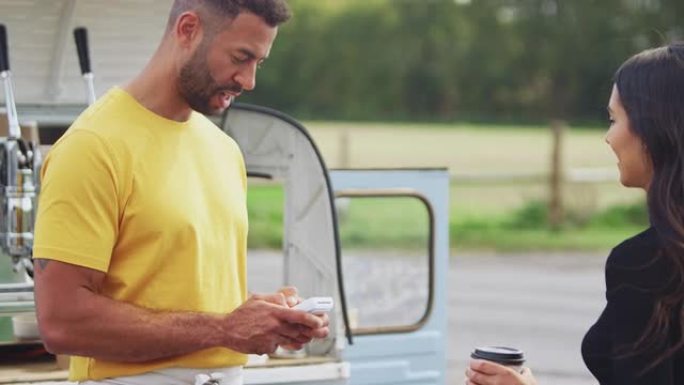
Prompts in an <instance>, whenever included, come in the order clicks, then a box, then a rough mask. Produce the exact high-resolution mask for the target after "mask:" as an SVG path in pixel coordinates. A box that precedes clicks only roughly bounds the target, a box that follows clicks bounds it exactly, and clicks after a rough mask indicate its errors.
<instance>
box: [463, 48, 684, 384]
mask: <svg viewBox="0 0 684 385" xmlns="http://www.w3.org/2000/svg"><path fill="white" fill-rule="evenodd" d="M608 112H609V114H610V129H609V130H608V133H607V134H606V142H607V143H608V144H609V145H610V147H611V148H612V150H613V151H614V152H615V154H616V155H617V158H618V169H619V170H620V182H621V183H622V184H623V185H624V186H626V187H639V188H642V189H644V190H646V192H647V203H648V213H649V217H650V222H651V227H649V228H648V229H647V230H646V231H644V232H642V233H640V234H638V235H636V236H634V237H633V238H630V239H628V240H626V241H624V242H623V243H621V244H620V245H618V246H617V247H615V248H614V249H613V251H612V252H611V253H610V256H609V257H608V261H607V262H606V299H607V305H606V308H605V309H604V311H603V313H602V314H601V316H600V317H599V319H598V321H596V323H595V324H594V325H593V326H592V327H591V329H589V331H588V332H587V334H586V336H585V337H584V341H583V343H582V356H583V357H584V362H585V363H586V365H587V367H588V368H589V370H590V371H591V372H592V374H593V375H594V377H596V379H597V380H598V381H599V383H600V384H601V385H618V384H619V385H634V384H644V385H646V384H648V385H681V384H684V348H683V346H684V339H683V337H684V334H683V333H682V331H683V330H684V318H683V317H682V303H683V300H684V44H683V43H680V44H673V45H670V46H668V47H661V48H656V49H652V50H647V51H644V52H642V53H640V54H638V55H635V56H633V57H632V58H630V59H629V60H627V61H626V62H625V63H624V64H623V65H622V66H621V67H620V68H619V69H618V71H617V73H616V74H615V83H614V86H613V91H612V93H611V96H610V101H609V104H608ZM466 377H467V381H466V383H467V384H468V385H490V384H498V385H521V384H522V385H532V384H536V382H535V380H534V377H533V376H532V374H531V372H529V370H527V371H523V373H522V374H519V373H515V372H513V371H512V370H510V369H508V368H505V367H503V366H500V365H497V364H493V363H490V362H483V361H472V362H471V365H470V368H468V370H467V371H466Z"/></svg>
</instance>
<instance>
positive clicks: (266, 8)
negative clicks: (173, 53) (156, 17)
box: [168, 0, 292, 28]
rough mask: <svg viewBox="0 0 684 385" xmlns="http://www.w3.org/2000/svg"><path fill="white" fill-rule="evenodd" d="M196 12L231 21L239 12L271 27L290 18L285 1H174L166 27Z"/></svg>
mask: <svg viewBox="0 0 684 385" xmlns="http://www.w3.org/2000/svg"><path fill="white" fill-rule="evenodd" d="M191 10H196V11H202V10H204V11H206V12H205V14H207V15H213V16H218V17H220V18H224V19H229V20H232V19H234V18H236V17H237V15H239V14H240V12H250V13H253V14H255V15H256V16H259V17H261V18H262V19H263V20H264V21H265V22H266V24H268V25H270V26H271V27H277V26H278V25H280V24H282V23H284V22H286V21H287V20H289V19H290V17H291V16H292V13H291V12H290V7H289V6H288V5H287V2H286V1H285V0H175V1H174V2H173V6H172V7H171V14H170V15H169V22H168V26H169V28H171V27H172V26H173V25H174V23H175V22H176V19H178V16H180V15H181V14H182V13H183V12H187V11H191Z"/></svg>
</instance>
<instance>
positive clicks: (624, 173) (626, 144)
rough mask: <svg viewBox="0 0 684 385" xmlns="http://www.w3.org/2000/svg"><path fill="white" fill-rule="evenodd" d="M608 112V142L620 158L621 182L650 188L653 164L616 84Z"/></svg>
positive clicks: (627, 185) (626, 184)
mask: <svg viewBox="0 0 684 385" xmlns="http://www.w3.org/2000/svg"><path fill="white" fill-rule="evenodd" d="M608 114H609V115H610V128H609V129H608V132H607V133H606V143H608V145H609V146H610V148H611V149H612V150H613V152H614V153H615V155H616V156H617V158H618V169H619V170H620V183H622V184H623V185H624V186H626V187H640V188H643V189H645V190H648V186H649V185H650V183H651V178H652V176H653V166H652V164H651V160H650V158H649V156H648V153H647V152H646V148H645V146H644V145H643V143H642V142H641V139H639V137H638V136H636V135H635V134H634V133H633V132H632V129H631V127H630V123H629V119H628V118H627V112H626V111H625V108H624V107H623V105H622V101H620V94H619V92H618V90H617V87H616V86H613V92H612V93H611V95H610V100H609V102H608Z"/></svg>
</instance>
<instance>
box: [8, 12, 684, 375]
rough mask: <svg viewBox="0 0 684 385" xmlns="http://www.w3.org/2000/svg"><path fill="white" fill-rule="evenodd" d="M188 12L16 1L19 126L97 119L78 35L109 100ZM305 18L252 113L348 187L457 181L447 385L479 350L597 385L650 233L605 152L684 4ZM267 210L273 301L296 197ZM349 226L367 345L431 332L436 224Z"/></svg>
mask: <svg viewBox="0 0 684 385" xmlns="http://www.w3.org/2000/svg"><path fill="white" fill-rule="evenodd" d="M171 3H172V0H145V1H141V0H117V1H116V2H111V1H109V0H80V1H77V0H51V1H45V0H2V1H0V19H2V22H3V23H5V24H6V25H7V26H8V31H9V33H10V47H11V48H12V50H11V52H12V53H11V57H12V62H13V63H21V65H19V66H15V67H14V71H13V72H14V75H15V76H16V81H15V84H16V85H17V100H18V102H19V115H20V117H21V116H26V114H25V113H24V112H26V111H28V112H30V113H29V114H28V115H30V116H33V115H35V116H40V114H42V113H44V112H43V111H48V112H49V106H50V105H51V104H57V103H60V104H63V105H64V104H70V105H72V107H73V111H80V110H81V109H82V108H83V91H82V81H81V79H80V74H79V72H78V70H77V68H78V65H77V59H76V54H75V50H74V47H73V44H72V43H71V41H70V40H69V39H70V35H69V34H70V33H71V28H72V27H74V26H77V25H84V26H86V27H88V28H89V31H90V40H91V51H92V55H91V56H92V61H93V69H94V73H95V76H96V87H97V90H98V94H99V95H101V94H103V93H104V92H105V90H106V89H107V88H109V87H110V86H112V85H114V84H125V82H126V81H127V80H128V79H130V78H131V77H132V76H134V75H135V74H136V73H137V72H138V71H139V70H140V69H141V68H142V67H143V66H144V65H145V63H146V61H147V59H148V58H149V56H150V55H151V54H152V52H153V51H154V49H155V48H156V45H157V43H158V41H159V38H160V37H161V35H162V33H163V31H164V27H165V25H166V17H167V15H168V9H169V7H170V5H171ZM289 4H290V5H291V7H292V9H293V11H294V18H293V19H292V20H291V21H289V22H288V23H287V24H285V25H283V26H282V27H281V28H280V33H279V37H278V39H277V40H276V43H275V45H274V47H273V50H272V52H271V55H270V58H269V59H268V60H267V62H266V63H265V64H264V66H263V68H262V69H261V70H260V71H259V74H258V77H257V87H256V90H255V91H253V92H251V93H249V94H248V95H245V96H243V97H241V98H240V102H248V103H254V104H259V105H263V106H267V107H271V108H274V109H276V110H280V111H282V112H284V113H286V114H288V115H290V116H292V117H294V118H295V119H296V120H298V121H300V122H302V123H303V125H304V126H305V127H306V128H307V130H309V132H310V133H311V135H312V136H313V138H314V140H315V141H316V144H317V145H318V147H319V148H320V150H321V152H322V155H323V158H324V160H325V162H326V164H327V166H328V167H330V168H428V167H440V168H448V170H449V173H450V176H451V185H450V209H449V210H450V224H449V226H450V228H449V234H450V246H451V255H452V257H451V261H450V262H451V265H450V268H449V271H448V272H438V274H447V275H448V278H449V280H450V284H449V285H450V287H449V296H450V299H449V303H448V307H449V320H448V321H449V348H448V352H447V354H448V357H447V358H448V373H447V378H448V383H461V382H462V376H463V370H464V368H465V365H466V363H467V361H468V356H469V352H470V350H471V349H472V348H473V347H474V346H477V345H486V344H501V345H513V346H516V347H519V348H522V349H523V350H525V351H526V352H527V354H528V358H529V364H530V366H532V367H533V368H534V369H535V371H536V372H537V373H538V375H539V379H540V384H544V383H547V384H555V385H566V384H567V385H571V384H572V385H588V384H595V381H594V380H593V379H592V377H591V375H590V374H589V373H588V372H587V370H586V368H585V367H584V364H583V362H582V358H581V356H580V353H579V350H580V348H579V346H580V342H581V339H582V337H583V335H584V333H585V332H586V330H587V329H588V328H589V326H591V324H592V323H593V322H594V320H595V319H596V318H597V317H598V315H599V313H600V311H601V309H602V307H603V306H604V297H603V295H604V293H603V290H604V283H603V264H604V261H605V257H606V255H607V254H608V252H609V251H610V249H611V248H612V247H613V246H614V245H616V244H617V243H619V242H621V241H622V240H624V239H626V238H627V237H629V236H631V235H633V234H636V233H638V232H639V231H641V230H642V229H644V228H645V227H646V226H648V219H647V213H646V210H645V207H644V194H643V192H641V191H639V190H633V189H626V188H624V187H622V186H621V185H620V184H619V181H618V173H617V167H616V158H615V156H614V155H613V154H612V152H611V150H610V149H609V147H608V146H607V145H606V144H605V142H604V135H605V131H606V129H607V126H608V119H607V113H606V105H607V101H608V97H609V94H610V91H611V87H612V80H611V79H612V76H613V73H614V72H615V70H616V69H617V68H618V66H619V65H620V64H621V63H622V62H623V61H624V60H625V59H627V58H628V57H629V56H631V55H632V54H635V53H637V52H639V51H641V50H643V49H646V48H649V47H656V46H660V45H664V44H668V43H669V42H672V41H676V40H678V39H682V38H684V28H683V27H682V24H681V20H682V17H684V2H682V1H681V0H289ZM103 10H104V11H106V17H103V12H104V11H103ZM28 20H32V21H34V22H27V21H28ZM35 20H40V23H36V22H35ZM122 25H123V26H124V27H122ZM0 100H2V96H1V95H0ZM36 105H40V108H37V107H35V106H36ZM36 111H37V112H36ZM48 112H45V114H48ZM31 114H33V115H31ZM218 120H220V118H217V121H218ZM52 121H54V122H57V123H55V124H57V126H60V125H61V126H60V127H47V128H50V129H52V128H61V129H62V130H63V129H64V128H65V127H66V126H68V124H69V123H70V121H68V119H64V121H61V122H60V121H57V120H54V119H53V120H52ZM43 128H46V127H41V129H43ZM44 132H45V130H43V131H41V135H42V134H43V133H44ZM248 200H249V201H248V204H249V213H250V235H249V244H250V248H251V249H252V250H251V253H250V263H249V266H250V274H251V277H250V282H253V283H255V286H257V287H254V286H253V287H252V290H255V291H258V290H259V289H262V288H266V289H272V288H271V287H268V285H269V284H275V281H274V280H273V279H272V278H273V274H277V272H278V271H279V270H278V269H279V266H281V265H282V254H281V252H280V251H278V250H279V249H281V248H282V234H283V189H282V186H281V185H279V184H278V183H277V182H276V183H268V182H264V181H261V180H251V181H250V189H249V198H248ZM337 206H338V210H339V213H338V214H339V219H340V233H341V238H342V243H343V245H342V248H343V255H344V263H345V270H346V271H351V272H352V273H351V274H347V275H346V276H345V277H344V279H345V286H346V287H347V288H348V290H349V291H350V293H348V294H349V297H348V301H349V304H350V308H351V309H352V313H353V314H352V315H353V316H354V320H353V321H354V322H355V325H356V326H357V327H361V328H363V327H383V326H387V325H389V326H410V325H414V324H416V322H418V321H419V319H420V317H421V315H422V314H424V313H425V312H426V311H427V309H428V293H429V290H430V287H429V272H428V264H427V263H426V261H427V249H426V245H427V243H428V240H429V234H428V221H429V218H428V215H427V212H426V210H425V207H424V206H423V205H422V204H421V203H420V202H417V201H416V200H412V199H407V198H402V199H382V198H373V199H346V198H345V199H340V200H338V201H337ZM279 264H280V265H279ZM260 279H261V282H263V285H264V286H262V287H258V283H259V282H260V281H259V280H260ZM407 293H410V294H409V295H407Z"/></svg>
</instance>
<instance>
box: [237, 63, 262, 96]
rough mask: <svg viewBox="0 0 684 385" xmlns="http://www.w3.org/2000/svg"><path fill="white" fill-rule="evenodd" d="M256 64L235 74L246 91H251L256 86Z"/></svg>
mask: <svg viewBox="0 0 684 385" xmlns="http://www.w3.org/2000/svg"><path fill="white" fill-rule="evenodd" d="M256 69H257V66H256V64H254V65H250V66H247V67H245V68H244V69H242V70H241V71H240V72H238V73H237V74H236V75H235V81H236V82H237V83H239V84H240V86H242V89H243V90H245V91H251V90H253V89H254V87H256Z"/></svg>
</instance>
